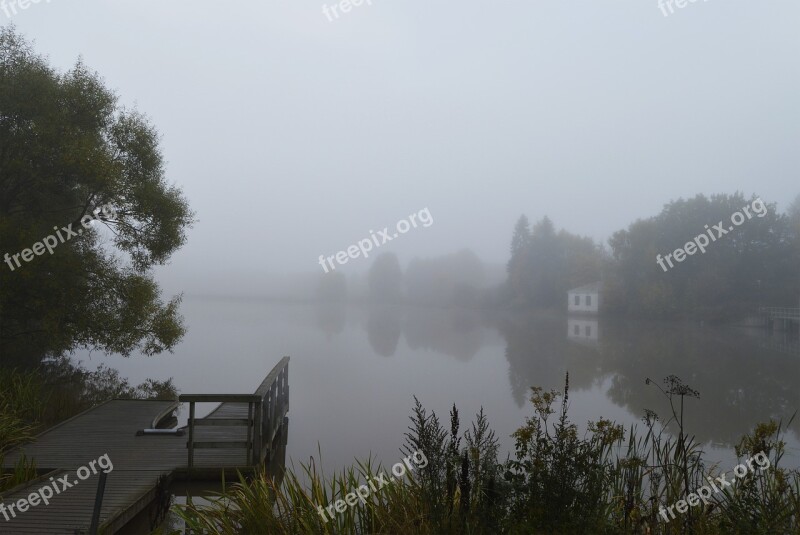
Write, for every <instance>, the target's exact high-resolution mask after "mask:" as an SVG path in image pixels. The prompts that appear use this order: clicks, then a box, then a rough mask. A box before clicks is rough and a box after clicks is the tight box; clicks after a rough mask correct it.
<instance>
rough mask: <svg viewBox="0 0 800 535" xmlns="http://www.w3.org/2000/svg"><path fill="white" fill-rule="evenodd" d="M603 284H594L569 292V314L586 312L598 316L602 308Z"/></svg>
mask: <svg viewBox="0 0 800 535" xmlns="http://www.w3.org/2000/svg"><path fill="white" fill-rule="evenodd" d="M601 286H602V284H601V283H600V282H593V283H591V284H587V285H586V286H581V287H580V288H573V289H572V290H569V291H568V292H567V310H568V311H569V312H586V313H588V314H597V311H598V310H599V308H600V290H601Z"/></svg>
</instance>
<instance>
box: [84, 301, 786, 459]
mask: <svg viewBox="0 0 800 535" xmlns="http://www.w3.org/2000/svg"><path fill="white" fill-rule="evenodd" d="M182 310H183V314H184V317H185V319H186V323H187V326H188V328H189V331H188V334H187V335H186V338H185V339H184V341H183V343H182V344H181V345H180V346H179V347H178V348H177V349H176V351H175V353H174V354H171V355H170V354H166V355H161V356H157V357H150V358H148V357H143V356H134V357H131V358H127V359H126V358H121V357H115V356H112V357H104V356H101V355H97V354H94V355H91V356H89V355H86V354H79V355H76V358H77V359H78V360H81V361H82V362H83V364H84V365H85V366H86V367H88V368H90V369H94V368H95V367H96V366H97V365H98V364H100V363H101V362H105V363H107V364H108V365H109V366H112V367H115V368H117V369H118V370H119V371H120V373H121V374H122V376H124V377H128V378H129V379H130V382H131V383H132V384H138V383H140V382H143V381H144V380H145V379H147V378H155V379H166V378H169V377H173V378H174V380H175V384H176V386H177V387H178V389H179V390H180V392H181V393H185V394H191V393H229V394H230V393H251V392H252V391H253V390H255V388H256V387H257V386H258V385H259V384H260V382H261V381H262V380H263V379H264V377H265V375H266V374H267V373H268V372H269V370H270V369H271V368H272V366H273V365H274V364H276V363H277V362H278V360H280V358H281V357H282V356H283V355H290V356H291V363H290V365H289V384H290V397H291V402H290V406H291V408H290V411H289V439H288V440H289V443H288V448H287V463H288V462H289V461H290V460H293V461H294V462H295V464H296V463H298V462H300V461H307V460H308V459H309V457H310V456H312V455H313V456H314V457H315V458H316V457H317V448H318V445H319V447H320V448H321V450H322V458H323V467H324V468H325V470H326V472H330V471H331V470H338V469H340V468H341V467H343V466H344V465H349V464H351V463H352V461H353V460H354V459H355V458H359V459H363V458H366V457H368V456H370V455H372V456H373V457H374V458H376V459H378V460H380V461H382V462H383V463H384V464H393V463H394V462H397V461H398V460H399V459H400V458H401V456H400V453H399V447H400V446H401V445H402V443H403V440H404V433H405V432H406V431H407V427H408V425H409V420H408V416H409V415H410V413H411V408H412V406H413V401H414V400H413V396H417V398H419V400H420V401H421V402H422V403H423V405H424V406H425V407H426V408H428V409H429V410H430V409H432V410H435V411H436V413H437V414H438V415H439V416H440V420H441V421H442V423H443V425H445V426H446V427H449V418H448V411H449V409H450V407H451V406H452V405H453V403H455V404H456V405H457V406H458V409H459V412H460V414H461V421H462V429H463V428H464V427H465V426H467V425H468V422H469V420H471V418H472V416H473V415H474V414H475V413H476V412H477V411H478V410H479V409H480V408H481V407H483V408H484V410H485V412H486V414H487V415H488V417H489V421H490V423H491V425H492V427H493V429H494V430H495V432H496V433H497V436H498V437H499V439H500V440H501V444H502V446H503V448H504V450H503V451H504V452H511V451H513V440H512V439H511V438H510V437H509V435H510V434H511V433H512V432H513V431H514V430H515V429H517V428H518V427H520V426H521V425H522V424H523V422H524V419H525V417H526V416H529V415H531V414H532V410H531V406H530V404H529V403H528V401H527V398H528V396H529V391H530V390H529V387H530V386H532V385H539V386H543V387H546V388H554V389H559V390H560V389H563V385H564V376H565V373H566V372H567V371H568V372H569V374H570V375H569V382H570V415H571V419H572V421H573V422H575V423H576V424H577V425H578V426H579V428H580V429H582V430H583V429H585V426H586V422H587V421H588V420H596V419H598V418H600V417H601V416H602V417H606V418H609V419H612V420H616V421H617V422H618V423H622V424H625V425H626V426H628V425H631V424H637V423H638V424H639V425H640V426H643V424H641V417H642V416H643V414H644V409H651V410H654V411H655V412H657V413H658V414H659V415H660V416H661V417H662V420H663V419H666V417H667V416H668V410H669V407H668V404H667V401H666V399H665V398H664V397H663V396H662V395H661V393H660V392H659V391H658V390H657V389H656V388H655V387H654V386H653V385H650V386H648V385H646V384H645V378H647V377H649V378H651V379H654V380H656V381H658V382H659V384H662V385H663V383H662V379H663V378H664V377H666V376H667V375H670V374H675V375H677V376H679V377H680V378H681V379H683V381H684V382H685V383H686V384H688V385H689V386H691V387H692V388H694V389H695V390H698V391H699V392H700V398H699V399H687V402H686V417H685V420H686V426H687V429H688V431H689V432H690V433H693V434H695V435H696V436H697V439H698V440H699V441H700V442H702V443H703V444H704V445H705V446H704V447H705V449H706V450H707V451H708V452H709V458H710V460H713V461H719V462H720V463H722V464H721V468H722V469H730V468H732V467H733V466H734V465H735V464H736V463H734V456H733V452H732V447H733V445H734V444H735V443H737V442H738V440H739V438H740V437H741V435H742V434H743V433H745V432H746V431H748V430H749V429H751V428H752V426H753V425H754V424H755V423H757V422H760V421H765V420H767V419H769V418H770V417H772V418H776V419H781V418H782V419H784V420H788V418H789V417H791V415H792V413H793V412H794V411H795V409H798V408H800V388H798V386H799V385H800V340H798V337H797V333H794V335H793V337H792V336H783V335H772V336H770V335H768V334H767V333H766V332H765V331H762V330H758V329H752V330H748V329H739V328H732V327H725V328H712V327H699V326H685V325H676V324H659V323H640V322H631V321H620V320H614V321H611V320H604V319H600V320H599V321H598V320H597V319H596V318H595V319H591V318H589V319H587V318H569V317H566V316H558V315H542V314H538V315H537V314H531V315H526V316H512V315H510V314H503V315H500V314H487V313H481V312H477V311H465V310H433V309H421V308H411V307H373V308H370V307H366V306H321V305H307V304H303V305H299V304H284V303H274V302H267V301H257V300H246V299H222V298H200V297H192V296H187V297H186V298H185V299H184V302H183V306H182ZM212 408H213V406H208V407H204V409H205V410H204V411H203V412H207V411H208V410H211V409H212ZM185 412H186V411H183V414H182V415H181V416H182V418H181V422H182V423H183V422H185V418H186V414H185ZM793 427H794V428H795V429H796V428H797V426H796V425H794V426H793ZM787 441H788V448H787V450H788V451H787V457H786V458H785V460H784V462H785V464H786V466H798V465H800V463H799V462H798V459H800V456H799V455H798V452H800V447H799V444H798V437H797V435H796V434H794V433H793V432H790V433H789V434H788V435H787Z"/></svg>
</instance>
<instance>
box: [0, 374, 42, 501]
mask: <svg viewBox="0 0 800 535" xmlns="http://www.w3.org/2000/svg"><path fill="white" fill-rule="evenodd" d="M44 407H45V398H44V396H43V392H42V383H41V381H40V379H39V377H38V376H37V375H36V374H35V373H33V372H19V371H16V370H6V369H0V492H3V491H5V490H8V489H10V488H13V487H15V486H17V485H19V484H21V483H25V482H26V481H29V480H31V479H33V478H35V477H36V465H35V463H34V462H32V461H31V460H29V459H27V458H25V457H22V458H20V460H19V461H17V463H16V464H15V465H14V467H13V468H11V469H9V470H6V469H3V468H2V466H3V460H4V458H5V452H6V451H8V450H9V449H11V448H14V447H16V446H18V445H20V444H22V443H23V442H25V441H27V440H29V439H30V438H31V437H32V436H33V434H34V433H35V432H36V431H37V430H38V424H39V422H40V421H41V417H42V414H43V412H44Z"/></svg>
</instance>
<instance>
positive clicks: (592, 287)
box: [568, 281, 603, 294]
mask: <svg viewBox="0 0 800 535" xmlns="http://www.w3.org/2000/svg"><path fill="white" fill-rule="evenodd" d="M602 289H603V282H602V281H597V282H592V283H589V284H585V285H583V286H579V287H578V288H573V289H571V290H569V291H568V292H569V293H571V294H573V293H575V294H577V293H594V292H600V290H602Z"/></svg>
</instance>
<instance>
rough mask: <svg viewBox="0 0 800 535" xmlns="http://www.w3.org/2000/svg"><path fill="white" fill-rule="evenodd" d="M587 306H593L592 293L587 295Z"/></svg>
mask: <svg viewBox="0 0 800 535" xmlns="http://www.w3.org/2000/svg"><path fill="white" fill-rule="evenodd" d="M586 306H587V307H590V306H592V296H591V295H587V296H586Z"/></svg>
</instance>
